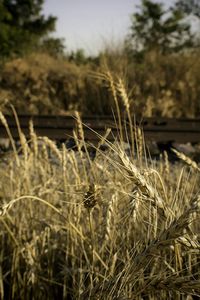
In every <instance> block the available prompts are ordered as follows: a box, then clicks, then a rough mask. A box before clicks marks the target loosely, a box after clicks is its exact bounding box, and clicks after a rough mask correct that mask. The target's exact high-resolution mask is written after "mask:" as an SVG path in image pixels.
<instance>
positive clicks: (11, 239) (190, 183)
mask: <svg viewBox="0 0 200 300" xmlns="http://www.w3.org/2000/svg"><path fill="white" fill-rule="evenodd" d="M115 89H116V93H117V94H118V96H120V97H124V95H126V99H123V100H124V103H126V105H127V109H128V102H127V101H129V99H128V98H127V94H126V93H125V90H124V86H123V84H122V82H121V81H119V82H118V83H117V82H116V83H115V84H114V90H115ZM119 92H120V93H119ZM1 119H2V120H3V121H4V125H5V126H7V123H6V122H5V120H4V116H3V115H1ZM129 125H130V128H129V127H128V126H127V129H126V130H127V136H129V137H131V135H130V130H133V132H135V134H134V136H132V139H130V140H129V141H130V148H131V155H128V154H127V153H126V152H125V150H124V148H123V141H122V140H120V141H119V142H117V141H116V142H115V143H114V144H111V143H109V141H107V140H106V135H105V137H104V138H102V139H103V140H104V142H106V143H107V146H108V149H107V150H106V152H103V151H102V150H100V147H97V149H96V150H97V153H96V157H95V159H90V156H89V153H88V152H87V150H86V151H85V152H82V151H81V147H82V146H83V143H84V147H85V149H86V144H85V142H84V141H83V138H84V125H83V124H82V123H81V119H80V115H79V114H77V128H78V132H79V133H76V132H75V134H74V137H75V138H76V143H77V146H78V147H77V148H78V151H77V152H74V151H72V150H69V149H67V148H66V147H65V145H64V144H63V145H62V147H61V148H58V147H57V146H56V144H55V143H54V142H53V141H51V140H49V139H48V138H41V137H38V136H37V135H36V134H35V132H34V126H33V124H32V123H31V124H30V137H31V139H30V141H28V140H25V138H24V136H23V133H22V131H21V129H20V126H18V130H19V133H20V136H21V138H22V139H21V142H22V145H21V146H22V151H20V152H16V149H14V150H15V151H14V152H13V155H12V154H11V156H9V159H8V158H7V156H5V157H4V158H3V159H1V162H0V178H1V181H0V199H1V200H0V201H1V209H0V228H1V230H0V236H1V238H0V242H1V247H0V298H1V299H15V300H16V299H102V300H103V299H127V300H128V299H138V300H142V299H149V300H150V299H151V300H152V299H153V300H154V299H163V300H164V299H166V300H167V299H187V300H188V299H192V298H191V297H192V296H194V295H196V297H198V296H199V295H200V273H199V268H200V265H199V263H200V236H199V232H200V226H199V209H200V191H199V183H200V173H199V167H198V166H197V165H195V164H192V163H190V164H188V160H185V161H186V163H187V164H184V161H183V163H181V162H180V163H176V164H171V163H170V162H169V161H168V157H167V154H166V153H165V154H164V156H163V159H162V158H161V160H160V161H157V162H155V161H152V160H150V159H149V158H147V155H146V154H145V147H144V142H143V139H142V138H141V135H142V133H141V131H140V133H139V135H137V134H136V133H137V132H138V129H137V128H134V124H130V123H129ZM8 132H9V131H8ZM120 136H121V135H119V137H120ZM123 138H124V141H126V137H125V136H124V137H123ZM11 139H12V137H11ZM100 143H101V142H100ZM142 143H143V144H142ZM133 144H134V145H135V146H134V148H133V147H131V146H132V145H133ZM23 149H24V150H23ZM194 166H195V167H194ZM189 296H190V298H189Z"/></svg>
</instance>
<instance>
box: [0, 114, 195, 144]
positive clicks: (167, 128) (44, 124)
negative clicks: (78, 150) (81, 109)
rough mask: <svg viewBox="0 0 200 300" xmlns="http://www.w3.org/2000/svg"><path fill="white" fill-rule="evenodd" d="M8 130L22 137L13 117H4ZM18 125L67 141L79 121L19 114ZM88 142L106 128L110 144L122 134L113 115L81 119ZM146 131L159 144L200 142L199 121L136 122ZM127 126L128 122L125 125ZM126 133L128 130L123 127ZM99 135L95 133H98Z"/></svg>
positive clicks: (1, 127)
mask: <svg viewBox="0 0 200 300" xmlns="http://www.w3.org/2000/svg"><path fill="white" fill-rule="evenodd" d="M5 118H6V120H7V123H8V126H9V129H10V131H11V134H12V136H13V138H14V139H18V138H19V133H18V129H17V125H16V121H15V119H14V117H13V116H10V115H6V116H5ZM18 118H19V123H20V127H21V129H22V131H23V133H24V134H25V135H26V136H27V137H29V134H30V133H29V122H30V120H32V121H33V124H34V130H35V132H36V134H37V135H38V136H48V137H49V138H51V139H53V140H67V139H69V137H71V136H73V130H74V129H75V128H76V127H77V121H76V119H75V118H74V117H72V116H57V115H51V116H49V115H37V116H36V115H34V116H31V115H19V116H18ZM82 122H83V128H84V135H85V139H86V140H88V141H91V142H97V141H98V140H99V137H98V135H101V136H102V135H104V134H105V130H106V129H107V128H111V129H112V130H111V133H110V135H109V136H108V139H109V140H110V141H112V140H114V139H115V138H116V137H117V136H118V135H119V130H118V129H117V125H116V123H117V121H116V123H115V121H114V120H113V118H112V117H110V116H93V117H82ZM135 123H136V125H137V126H140V127H141V128H142V130H143V132H144V136H145V139H146V140H150V141H156V142H180V143H186V142H191V143H198V142H200V119H168V118H144V119H142V120H136V122H135ZM123 124H125V122H123ZM123 128H124V129H123V130H124V134H125V128H128V124H127V123H126V126H124V127H123ZM94 131H95V132H96V133H97V134H96V133H95V132H94ZM6 137H7V132H6V129H5V127H4V125H3V124H2V123H0V138H6Z"/></svg>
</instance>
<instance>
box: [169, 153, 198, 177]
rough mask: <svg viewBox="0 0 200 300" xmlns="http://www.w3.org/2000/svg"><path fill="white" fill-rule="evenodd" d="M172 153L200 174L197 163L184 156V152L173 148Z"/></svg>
mask: <svg viewBox="0 0 200 300" xmlns="http://www.w3.org/2000/svg"><path fill="white" fill-rule="evenodd" d="M172 151H173V152H174V153H175V154H176V155H177V156H178V158H180V159H181V160H182V161H184V162H185V163H186V164H187V165H188V166H190V167H192V168H193V169H195V170H197V171H198V172H200V168H199V167H198V165H197V163H196V162H195V161H194V160H192V159H191V158H189V157H188V156H186V155H185V154H183V153H182V152H179V151H177V150H176V149H174V148H172Z"/></svg>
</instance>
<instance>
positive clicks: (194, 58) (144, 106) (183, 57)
mask: <svg viewBox="0 0 200 300" xmlns="http://www.w3.org/2000/svg"><path fill="white" fill-rule="evenodd" d="M106 68H109V70H111V71H112V72H113V73H115V74H118V75H119V76H121V77H122V78H125V81H126V82H127V88H128V90H129V91H130V95H129V96H130V97H129V98H130V99H134V101H132V102H131V101H130V109H131V110H132V111H134V112H135V113H137V114H142V115H144V116H165V117H198V116H199V113H200V101H199V99H200V86H199V81H200V75H199V74H200V73H199V68H200V55H199V49H196V50H193V51H191V52H188V51H187V52H186V53H179V54H168V55H165V56H163V55H161V54H158V53H154V52H151V53H147V54H146V55H145V57H144V58H143V60H142V61H138V60H136V59H133V58H130V57H128V56H127V55H126V53H125V52H124V50H123V49H122V50H117V49H116V50H108V51H105V53H104V54H102V55H99V57H98V58H96V60H95V59H94V60H90V59H88V60H87V59H86V60H85V61H84V62H83V63H82V64H81V63H79V64H76V62H73V61H69V60H68V59H67V58H53V57H51V56H49V55H48V54H44V53H43V54H41V53H35V54H34V53H33V54H31V55H29V56H27V57H24V58H20V59H15V60H12V61H9V62H7V63H6V64H5V65H4V66H2V69H1V71H0V106H1V109H3V110H4V112H6V109H5V108H4V100H5V98H6V99H7V100H8V102H10V103H12V104H13V105H14V106H15V107H16V109H17V111H18V112H20V113H22V112H23V113H25V112H28V113H34V114H38V113H54V114H55V113H66V112H68V111H72V110H79V111H81V112H83V113H85V114H93V113H96V114H106V113H111V107H113V97H111V96H110V95H109V93H108V91H107V88H106V82H104V81H103V80H100V78H99V77H98V78H96V76H94V74H95V73H96V72H102V70H103V71H105V69H106Z"/></svg>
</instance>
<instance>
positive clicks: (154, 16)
mask: <svg viewBox="0 0 200 300" xmlns="http://www.w3.org/2000/svg"><path fill="white" fill-rule="evenodd" d="M185 17H186V14H185V12H184V11H183V10H181V9H179V8H178V7H177V6H174V7H172V8H170V9H165V8H164V6H163V4H162V3H155V2H153V1H150V0H142V2H141V6H140V7H139V11H138V12H136V13H134V14H133V15H132V18H131V21H132V25H131V33H130V36H129V38H128V40H127V45H128V48H129V49H131V50H134V51H135V52H136V53H138V52H139V53H143V52H145V51H151V50H156V51H158V52H161V53H169V52H174V51H179V50H182V49H184V48H186V47H191V46H192V44H193V35H192V33H191V26H190V24H189V23H187V22H186V21H185Z"/></svg>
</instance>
